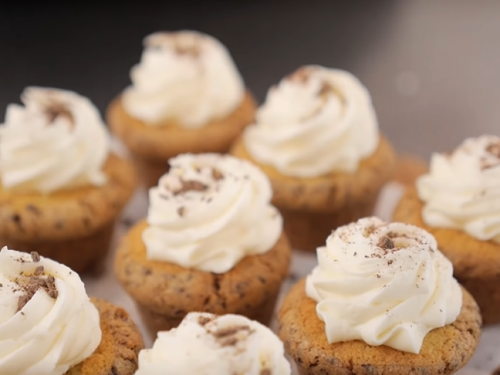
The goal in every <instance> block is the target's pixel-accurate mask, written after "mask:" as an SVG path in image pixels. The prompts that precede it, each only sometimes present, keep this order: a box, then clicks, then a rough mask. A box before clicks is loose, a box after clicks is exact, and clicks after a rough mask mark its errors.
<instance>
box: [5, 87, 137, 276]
mask: <svg viewBox="0 0 500 375" xmlns="http://www.w3.org/2000/svg"><path fill="white" fill-rule="evenodd" d="M23 102H24V104H25V106H24V107H21V106H17V105H11V106H9V107H8V109H7V115H6V122H5V123H4V124H3V125H2V126H0V155H1V157H0V245H1V246H4V245H7V246H9V247H11V248H15V249H19V250H21V251H27V252H30V251H37V252H38V253H40V254H41V255H43V256H47V257H50V258H52V259H54V260H57V261H58V262H61V263H64V264H66V265H68V266H69V267H70V268H72V269H73V270H75V271H76V272H79V273H82V272H86V271H99V270H101V269H102V267H103V261H104V258H105V256H106V254H107V252H108V249H109V246H110V242H111V238H112V234H113V230H114V225H115V221H116V218H117V217H118V215H119V214H120V213H121V211H122V209H123V207H124V206H125V204H126V203H127V201H128V200H129V198H130V197H131V195H132V193H133V191H134V189H135V171H134V167H133V165H132V163H131V162H129V161H127V160H124V159H121V158H120V157H118V156H117V155H115V154H113V153H111V152H110V151H109V143H108V135H107V132H106V130H105V127H104V124H103V123H102V121H101V119H100V117H99V114H98V112H97V109H96V108H95V107H94V106H93V105H92V103H90V101H89V100H88V99H86V98H83V97H81V96H79V95H77V94H75V93H73V92H69V91H63V90H56V89H45V88H28V89H26V90H25V92H24V93H23ZM27 135H29V136H27Z"/></svg>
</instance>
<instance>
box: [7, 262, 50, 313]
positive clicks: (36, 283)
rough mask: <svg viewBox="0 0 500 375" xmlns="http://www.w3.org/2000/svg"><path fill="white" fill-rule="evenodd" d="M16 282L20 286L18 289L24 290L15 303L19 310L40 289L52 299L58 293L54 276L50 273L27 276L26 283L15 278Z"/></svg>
mask: <svg viewBox="0 0 500 375" xmlns="http://www.w3.org/2000/svg"><path fill="white" fill-rule="evenodd" d="M39 268H40V267H38V268H37V270H38V269H39ZM35 272H37V271H35ZM42 273H43V272H42ZM16 282H17V284H18V286H19V287H20V288H21V289H20V290H21V291H23V292H24V294H23V295H21V296H20V297H19V300H18V303H17V311H20V310H21V309H22V308H23V307H24V306H25V305H26V304H27V303H28V302H29V301H30V300H31V298H33V296H34V295H35V293H36V292H37V291H38V290H40V289H43V290H45V292H46V293H47V294H48V295H49V297H51V298H54V299H56V298H57V296H58V294H59V293H58V291H57V287H56V284H55V279H54V276H51V275H49V276H47V277H46V278H45V277H41V276H31V277H29V278H28V281H27V282H26V283H21V282H20V281H19V280H16Z"/></svg>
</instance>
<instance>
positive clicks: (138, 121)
mask: <svg viewBox="0 0 500 375" xmlns="http://www.w3.org/2000/svg"><path fill="white" fill-rule="evenodd" d="M144 45H145V49H144V52H143V55H142V59H141V63H140V64H139V65H137V66H135V67H134V68H133V69H132V71H131V78H132V82H133V84H132V86H131V87H129V88H127V89H126V90H125V91H124V92H123V93H122V94H121V95H120V96H119V97H117V98H116V99H115V100H114V101H113V102H112V103H111V104H110V105H109V108H108V111H107V121H108V124H109V125H110V127H111V129H112V131H113V132H114V133H115V134H116V136H117V137H119V138H120V139H121V140H122V141H123V143H124V144H125V145H126V147H127V148H128V149H129V151H130V152H131V154H132V155H133V157H134V160H135V162H136V165H137V170H138V172H139V174H140V177H141V181H142V182H143V183H144V184H145V185H146V187H148V188H149V187H153V186H156V185H157V184H158V179H159V178H160V177H161V176H162V175H163V174H164V173H165V172H167V169H168V163H167V161H168V160H169V159H170V158H172V157H174V156H176V155H179V154H182V153H186V152H191V153H203V152H219V153H225V152H227V151H228V150H229V148H230V145H231V143H232V142H233V141H234V139H235V138H236V137H237V136H238V135H239V134H240V133H241V132H242V130H243V129H244V127H245V126H247V125H248V124H250V123H252V122H253V120H254V116H255V108H256V103H255V100H254V99H253V97H252V95H251V94H250V93H249V92H248V91H246V90H245V85H244V83H243V80H242V78H241V76H240V74H239V72H238V70H237V68H236V66H235V65H234V62H233V61H232V59H231V56H230V55H229V52H228V51H227V49H226V48H225V47H224V46H223V45H222V44H221V43H220V42H219V41H218V40H216V39H215V38H213V37H211V36H208V35H205V34H202V33H199V32H194V31H179V32H172V33H168V32H158V33H154V34H152V35H150V36H148V37H147V38H146V39H145V41H144Z"/></svg>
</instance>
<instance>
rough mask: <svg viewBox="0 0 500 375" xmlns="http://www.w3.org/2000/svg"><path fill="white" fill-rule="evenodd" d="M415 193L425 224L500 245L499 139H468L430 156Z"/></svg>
mask: <svg viewBox="0 0 500 375" xmlns="http://www.w3.org/2000/svg"><path fill="white" fill-rule="evenodd" d="M417 191H418V195H419V197H420V199H421V200H422V201H423V202H424V208H423V210H422V219H423V221H424V222H425V224H427V225H429V226H431V227H439V228H452V229H459V230H462V231H464V232H465V233H467V234H469V235H470V236H472V237H474V238H476V239H478V240H481V241H490V240H491V241H494V242H496V243H500V137H497V136H493V135H484V136H481V137H478V138H469V139H466V140H465V141H464V142H463V143H462V144H461V145H460V146H459V147H458V148H457V149H456V150H454V151H453V152H452V153H450V154H434V155H433V156H432V159H431V163H430V170H429V173H428V174H427V175H424V176H421V177H420V178H419V179H418V180H417Z"/></svg>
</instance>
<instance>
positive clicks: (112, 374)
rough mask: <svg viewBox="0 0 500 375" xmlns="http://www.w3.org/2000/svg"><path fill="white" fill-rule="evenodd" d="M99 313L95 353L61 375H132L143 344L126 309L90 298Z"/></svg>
mask: <svg viewBox="0 0 500 375" xmlns="http://www.w3.org/2000/svg"><path fill="white" fill-rule="evenodd" d="M91 300H92V303H93V304H94V305H95V306H96V307H97V309H98V310H99V315H100V319H101V331H102V339H101V343H100V344H99V346H98V347H97V349H96V350H95V352H94V353H93V354H92V355H91V356H90V357H89V358H87V359H86V360H84V361H83V362H81V363H79V364H78V365H76V366H74V367H72V368H70V369H69V370H68V371H67V372H66V373H65V374H64V375H133V374H134V373H135V371H136V370H137V366H138V358H139V351H140V350H141V349H144V341H143V339H142V336H141V333H140V332H139V329H138V328H137V326H136V325H135V323H134V322H133V321H132V319H131V318H130V316H129V315H128V314H127V312H126V311H125V310H123V309H122V308H120V307H117V306H114V305H112V304H111V303H109V302H106V301H104V300H100V299H97V298H92V299H91Z"/></svg>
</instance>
